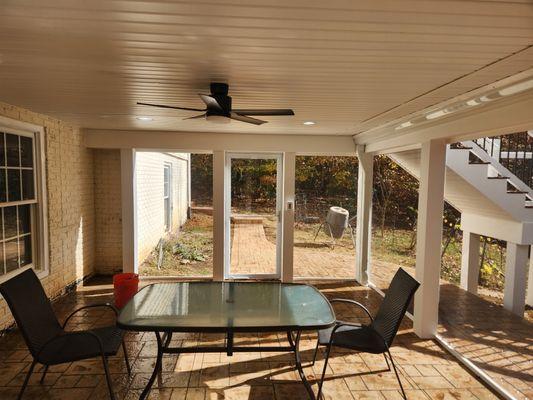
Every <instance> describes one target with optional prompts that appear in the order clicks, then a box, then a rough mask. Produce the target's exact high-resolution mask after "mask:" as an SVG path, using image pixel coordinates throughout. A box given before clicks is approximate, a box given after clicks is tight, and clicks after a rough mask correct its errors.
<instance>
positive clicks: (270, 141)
mask: <svg viewBox="0 0 533 400" xmlns="http://www.w3.org/2000/svg"><path fill="white" fill-rule="evenodd" d="M83 134H84V143H85V145H86V146H87V147H89V148H99V149H137V150H151V151H174V152H191V153H204V152H212V151H215V150H224V151H238V152H295V153H298V154H302V155H355V144H354V142H353V140H352V137H351V136H320V135H250V134H219V133H209V132H203V133H199V132H172V131H140V130H130V131H128V130H99V129H85V130H83Z"/></svg>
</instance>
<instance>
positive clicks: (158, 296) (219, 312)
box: [118, 282, 335, 331]
mask: <svg viewBox="0 0 533 400" xmlns="http://www.w3.org/2000/svg"><path fill="white" fill-rule="evenodd" d="M334 322H335V314H334V313H333V310H332V308H331V306H330V304H329V302H328V301H327V300H326V298H325V297H324V296H323V295H322V294H321V293H320V292H319V291H318V290H317V289H316V288H314V287H312V286H309V285H304V284H283V283H276V282H172V283H156V284H153V285H149V286H146V287H144V288H143V289H141V290H140V291H139V292H138V293H137V294H135V296H134V297H133V298H132V299H131V300H130V301H129V302H128V304H126V306H125V307H124V308H123V309H122V310H121V312H120V315H119V317H118V326H119V327H121V328H123V329H130V330H157V329H161V330H173V331H180V330H184V331H192V330H194V329H198V330H199V331H201V330H203V329H205V330H221V331H224V330H228V329H231V330H236V331H238V330H239V329H243V330H248V329H250V330H251V329H253V328H257V329H265V330H266V329H267V328H279V329H280V330H283V328H295V327H298V328H301V329H319V328H322V327H328V326H331V325H333V323H334Z"/></svg>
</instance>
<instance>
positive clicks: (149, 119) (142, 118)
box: [137, 117, 154, 121]
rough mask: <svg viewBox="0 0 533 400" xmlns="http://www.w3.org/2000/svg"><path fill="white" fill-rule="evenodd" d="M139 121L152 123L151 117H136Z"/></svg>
mask: <svg viewBox="0 0 533 400" xmlns="http://www.w3.org/2000/svg"><path fill="white" fill-rule="evenodd" d="M137 119H138V120H139V121H153V120H154V119H153V118H152V117H137Z"/></svg>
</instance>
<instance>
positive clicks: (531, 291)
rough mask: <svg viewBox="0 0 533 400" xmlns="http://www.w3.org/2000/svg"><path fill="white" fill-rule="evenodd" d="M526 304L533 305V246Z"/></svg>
mask: <svg viewBox="0 0 533 400" xmlns="http://www.w3.org/2000/svg"><path fill="white" fill-rule="evenodd" d="M526 304H527V305H528V306H531V307H533V246H531V250H530V252H529V275H528V279H527V298H526Z"/></svg>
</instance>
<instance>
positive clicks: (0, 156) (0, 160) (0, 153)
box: [0, 133, 6, 167]
mask: <svg viewBox="0 0 533 400" xmlns="http://www.w3.org/2000/svg"><path fill="white" fill-rule="evenodd" d="M5 165H6V148H5V146H4V134H3V133H0V166H2V167H5Z"/></svg>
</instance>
